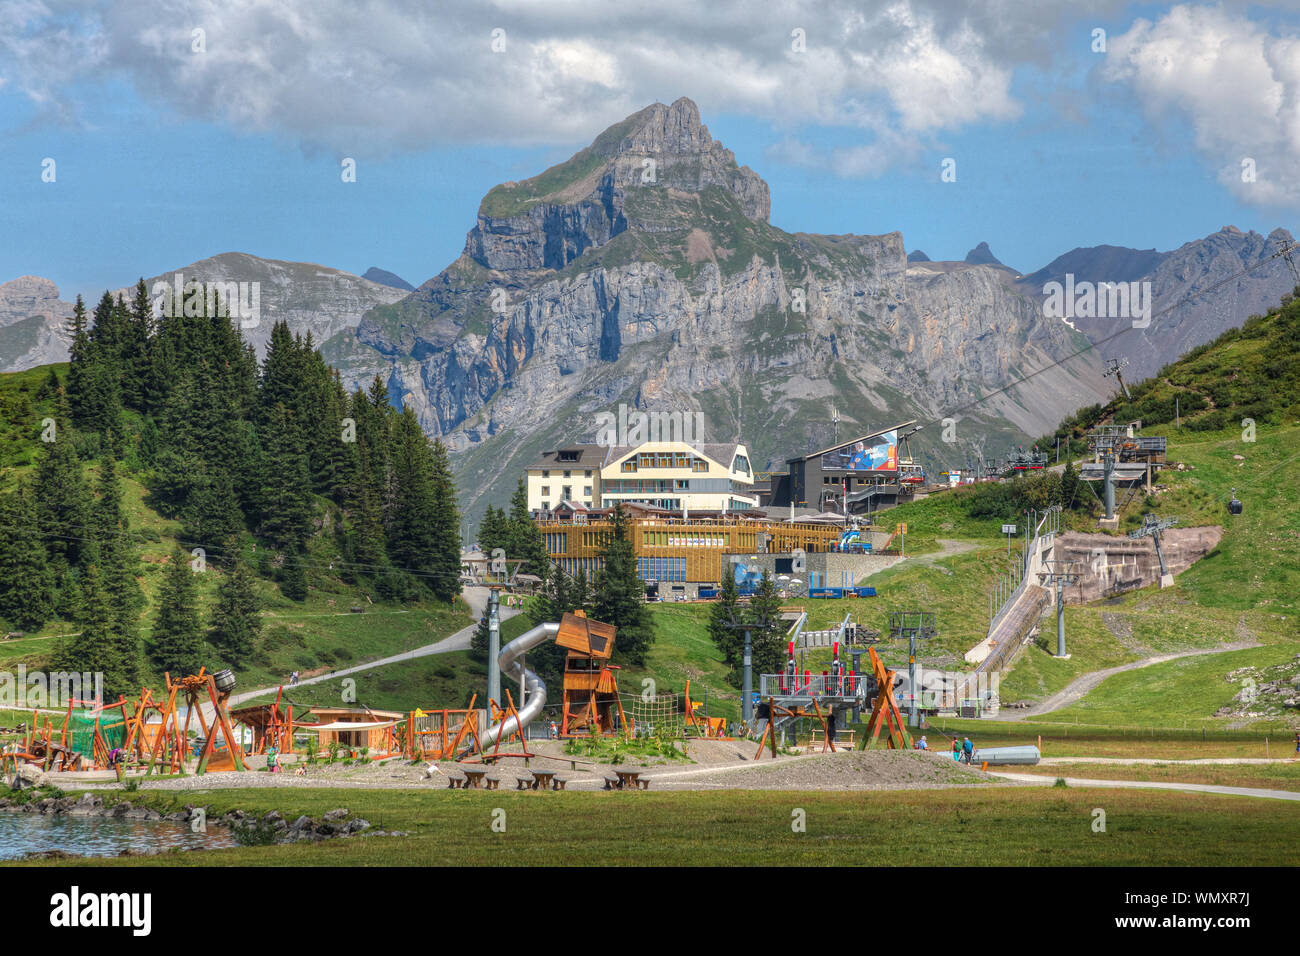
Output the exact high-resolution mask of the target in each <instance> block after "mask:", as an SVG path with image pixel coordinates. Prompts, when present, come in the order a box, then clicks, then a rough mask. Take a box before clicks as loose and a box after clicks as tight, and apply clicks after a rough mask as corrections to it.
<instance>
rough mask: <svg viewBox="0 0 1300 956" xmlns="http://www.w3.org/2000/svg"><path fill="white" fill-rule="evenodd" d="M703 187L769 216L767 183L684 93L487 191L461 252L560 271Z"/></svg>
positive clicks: (751, 215) (661, 221)
mask: <svg viewBox="0 0 1300 956" xmlns="http://www.w3.org/2000/svg"><path fill="white" fill-rule="evenodd" d="M708 190H713V191H715V192H716V193H717V194H718V195H720V196H721V197H722V199H723V201H725V202H727V203H730V204H731V205H733V207H734V208H735V209H736V210H737V211H738V212H739V213H740V214H741V215H742V216H744V217H745V218H747V219H749V220H751V221H754V222H762V223H766V222H767V220H768V217H769V215H770V213H771V207H772V203H771V195H770V192H769V190H768V186H767V183H766V182H764V181H763V179H762V178H761V177H760V176H759V175H758V174H757V173H755V172H754V171H753V170H752V169H750V168H749V167H748V166H739V165H738V164H737V163H736V157H735V154H734V153H732V151H731V150H729V149H727V148H726V147H724V146H723V145H722V144H721V143H719V142H717V141H716V140H714V139H713V137H712V136H710V135H709V131H708V128H707V127H705V126H704V125H703V124H702V123H701V122H700V110H699V107H698V106H696V105H695V103H694V102H692V101H691V100H689V99H687V98H686V97H682V98H680V99H678V100H676V101H675V102H674V103H673V104H672V105H671V106H665V105H664V104H663V103H654V104H652V105H650V106H648V107H646V108H645V109H643V110H640V111H638V112H636V113H633V114H632V115H631V116H629V117H627V118H626V119H624V120H623V121H622V122H619V123H615V124H614V125H613V126H611V127H609V128H608V129H607V130H605V131H604V132H603V133H601V134H600V135H599V136H597V137H596V139H595V140H594V141H593V142H592V143H591V145H590V146H588V147H586V148H585V149H583V150H581V151H579V152H577V153H575V154H574V155H573V156H571V157H570V158H569V159H567V160H565V161H564V162H562V163H559V164H558V165H555V166H552V167H551V168H550V169H548V170H546V171H545V172H543V173H541V174H540V175H538V176H534V177H532V178H531V179H526V180H524V181H522V182H510V183H503V184H502V185H500V186H497V187H495V188H493V189H492V190H490V191H489V192H488V194H487V195H486V196H484V197H483V201H482V203H480V204H479V214H478V222H477V224H476V225H475V226H474V228H473V229H472V230H470V233H469V235H468V236H467V237H466V240H465V256H466V257H467V258H468V259H470V260H473V262H475V263H477V264H478V265H480V266H482V267H484V268H487V269H493V270H499V271H536V270H539V269H550V270H559V269H563V268H564V267H565V266H567V265H568V264H569V263H570V262H572V261H573V260H574V259H576V258H578V257H579V256H581V255H582V254H583V253H584V252H586V251H587V250H589V249H592V248H598V247H600V246H603V245H605V244H606V243H608V242H609V241H610V240H612V239H614V238H615V237H616V236H618V235H620V234H621V233H623V232H624V231H626V230H628V229H632V230H634V231H637V230H641V231H647V232H658V231H662V230H663V229H664V228H665V224H666V223H667V222H669V221H671V220H673V219H675V218H679V217H678V216H677V215H676V213H677V212H678V211H679V208H680V207H681V206H682V205H683V203H693V200H692V199H691V198H690V196H689V195H683V194H696V195H698V194H701V193H704V192H706V191H708Z"/></svg>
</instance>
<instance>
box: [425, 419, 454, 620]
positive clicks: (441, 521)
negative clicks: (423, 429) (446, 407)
mask: <svg viewBox="0 0 1300 956" xmlns="http://www.w3.org/2000/svg"><path fill="white" fill-rule="evenodd" d="M429 456H430V462H431V470H432V481H433V527H432V538H433V553H432V554H431V555H430V558H429V570H430V571H431V572H432V573H433V575H434V577H433V578H432V580H431V587H432V588H433V593H434V596H435V597H436V598H438V600H440V601H447V602H451V601H452V600H454V599H455V598H456V595H458V594H460V509H459V508H458V507H457V504H456V483H455V480H454V479H453V478H452V475H451V461H450V459H449V458H448V456H447V446H446V445H444V444H443V443H442V440H441V439H434V442H433V447H432V448H431V449H430V450H429Z"/></svg>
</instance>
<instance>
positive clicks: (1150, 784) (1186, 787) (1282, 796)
mask: <svg viewBox="0 0 1300 956" xmlns="http://www.w3.org/2000/svg"><path fill="white" fill-rule="evenodd" d="M990 776H994V777H1001V778H1003V779H1004V780H1011V781H1014V782H1016V783H1036V784H1038V785H1039V786H1041V787H1051V786H1054V785H1055V783H1056V780H1057V779H1058V778H1056V777H1047V776H1041V775H1038V774H1032V773H993V772H992V771H990ZM1059 779H1062V780H1064V781H1065V782H1066V783H1067V784H1068V785H1069V786H1071V787H1103V788H1107V789H1112V790H1182V791H1186V792H1188V793H1222V794H1228V795H1230V796H1238V797H1263V798H1265V799H1267V800H1292V801H1297V800H1300V793H1296V792H1294V791H1290V790H1264V789H1261V788H1259V787H1222V786H1219V785H1218V784H1213V783H1169V782H1165V781H1146V780H1087V779H1083V778H1080V777H1062V778H1059Z"/></svg>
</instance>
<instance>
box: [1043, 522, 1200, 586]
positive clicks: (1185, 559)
mask: <svg viewBox="0 0 1300 956" xmlns="http://www.w3.org/2000/svg"><path fill="white" fill-rule="evenodd" d="M1222 538H1223V529H1222V528H1220V527H1218V526H1217V525H1214V526H1209V527H1204V528H1170V529H1169V530H1167V531H1165V532H1164V535H1163V537H1162V539H1161V547H1162V548H1163V549H1164V553H1165V563H1166V564H1167V565H1168V566H1169V570H1170V571H1171V572H1173V573H1174V574H1175V575H1176V574H1178V573H1180V572H1182V571H1186V570H1187V569H1188V568H1190V567H1191V566H1192V565H1193V564H1195V563H1196V562H1197V561H1199V560H1200V559H1201V558H1203V557H1205V555H1206V554H1208V553H1209V552H1210V551H1212V550H1213V549H1214V547H1215V546H1216V545H1217V544H1218V543H1219V541H1220V539H1222ZM1053 557H1054V558H1056V559H1058V560H1065V561H1072V562H1075V563H1076V564H1077V566H1078V567H1079V569H1080V571H1081V572H1082V574H1081V576H1080V578H1079V583H1078V584H1077V585H1075V586H1073V587H1069V588H1066V589H1065V600H1066V603H1068V604H1084V603H1087V602H1089V601H1096V600H1100V599H1101V598H1104V597H1111V596H1113V595H1116V594H1122V593H1123V592H1125V591H1131V590H1136V589H1137V588H1143V587H1149V586H1151V585H1155V584H1159V583H1160V559H1159V558H1158V557H1157V556H1156V546H1155V542H1154V541H1152V540H1151V539H1150V538H1129V537H1128V536H1124V537H1114V536H1112V535H1108V534H1080V533H1079V532H1076V531H1070V532H1066V533H1065V534H1062V535H1059V536H1058V538H1057V541H1056V548H1055V553H1054V554H1053Z"/></svg>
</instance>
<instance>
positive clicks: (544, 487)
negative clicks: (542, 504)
mask: <svg viewBox="0 0 1300 956" xmlns="http://www.w3.org/2000/svg"><path fill="white" fill-rule="evenodd" d="M550 493H551V486H550V485H542V497H543V498H545V497H546V496H547V495H549V494H550Z"/></svg>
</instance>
